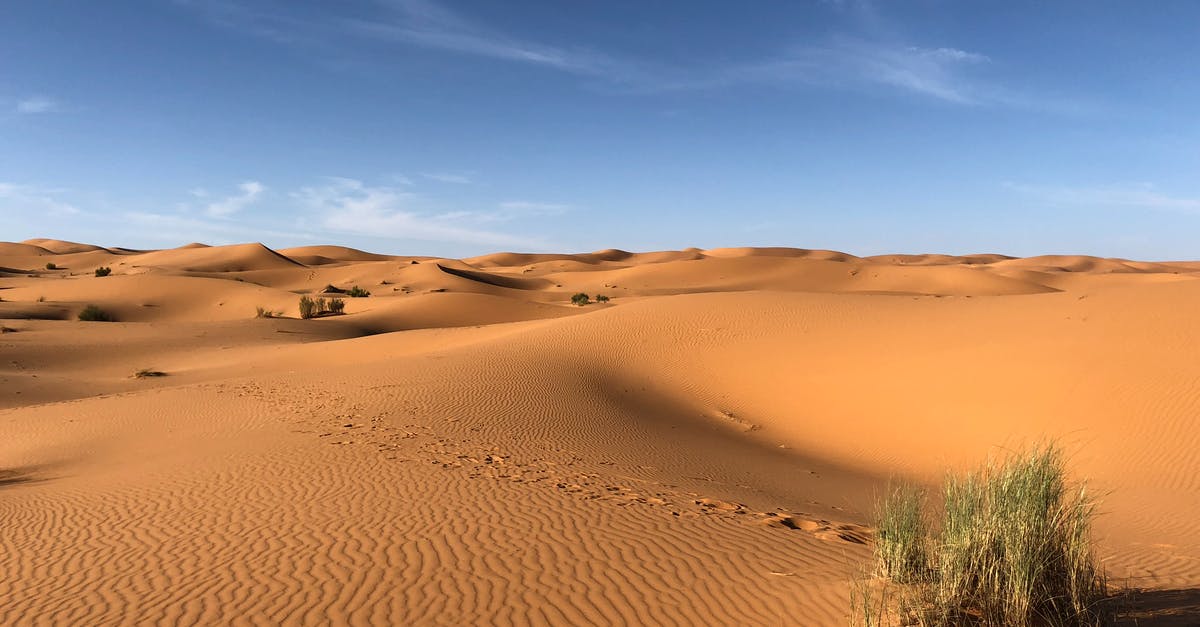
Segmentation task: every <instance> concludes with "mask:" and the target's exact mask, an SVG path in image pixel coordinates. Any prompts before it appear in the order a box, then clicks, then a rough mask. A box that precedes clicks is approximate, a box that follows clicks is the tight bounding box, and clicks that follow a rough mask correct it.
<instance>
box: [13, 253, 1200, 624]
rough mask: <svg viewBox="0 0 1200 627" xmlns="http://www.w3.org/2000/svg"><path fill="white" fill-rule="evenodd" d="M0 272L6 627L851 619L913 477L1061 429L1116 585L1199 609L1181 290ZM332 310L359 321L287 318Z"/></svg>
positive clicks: (795, 271)
mask: <svg viewBox="0 0 1200 627" xmlns="http://www.w3.org/2000/svg"><path fill="white" fill-rule="evenodd" d="M48 260H55V261H56V262H61V264H60V265H62V266H63V269H62V270H53V271H51V270H46V269H45V264H46V262H47V261H48ZM414 262H416V263H414ZM97 265H108V266H111V267H112V268H113V275H112V276H108V277H103V278H100V277H95V276H94V275H93V273H92V270H93V269H94V267H95V266H97ZM0 267H4V268H10V269H14V270H21V272H19V273H9V274H8V275H7V276H2V277H0V326H2V327H3V329H4V330H5V332H4V333H3V334H0V351H3V355H4V359H3V360H0V390H3V394H0V421H2V422H3V424H4V425H5V426H6V429H5V438H3V439H2V440H0V526H2V528H3V529H5V530H6V533H5V534H0V551H2V555H4V558H3V559H4V560H5V572H6V573H9V574H10V576H8V577H3V578H0V623H4V624H17V623H23V622H46V623H60V624H61V623H69V624H147V623H164V622H179V623H188V624H224V623H231V622H237V621H238V620H239V619H245V620H247V621H259V622H265V623H272V624H362V625H366V624H530V623H539V624H542V623H552V624H590V623H604V624H681V625H697V624H754V625H759V624H761V625H775V624H802V625H826V624H827V625H841V624H846V620H847V614H848V611H849V608H848V605H847V602H846V599H847V582H848V580H849V578H850V576H851V575H852V573H854V572H855V571H856V569H858V568H859V567H861V566H862V565H863V564H865V563H866V561H867V559H868V555H869V551H870V549H869V542H870V541H871V529H870V522H871V515H870V512H871V510H872V503H873V499H874V497H875V495H877V494H878V493H879V491H880V490H882V489H883V488H884V486H886V485H887V482H888V481H889V480H891V479H892V478H895V477H907V478H911V479H914V480H918V481H928V482H934V481H936V480H937V479H938V478H939V477H940V475H941V474H942V473H943V472H944V471H945V469H946V468H959V467H964V466H967V465H974V464H975V463H977V462H978V461H979V460H981V459H983V458H984V457H985V456H987V455H988V454H989V453H993V452H996V451H998V450H1002V449H1003V448H1004V447H1012V446H1017V445H1020V444H1021V443H1023V442H1030V441H1033V440H1037V439H1040V438H1047V437H1055V438H1058V439H1060V441H1061V442H1062V443H1063V444H1064V445H1065V446H1066V447H1067V448H1068V450H1069V452H1070V453H1071V456H1072V457H1071V460H1072V463H1071V467H1072V469H1073V470H1074V471H1076V472H1078V473H1079V474H1080V475H1081V476H1087V477H1090V478H1091V480H1092V481H1093V485H1094V486H1095V487H1096V489H1097V490H1098V491H1099V492H1100V493H1102V494H1104V498H1103V510H1104V514H1103V516H1101V518H1100V519H1099V522H1098V525H1099V527H1098V529H1097V539H1098V542H1099V547H1100V550H1101V552H1102V555H1101V557H1102V558H1103V559H1104V560H1105V564H1106V566H1107V567H1108V568H1109V570H1110V574H1111V576H1112V578H1113V580H1114V581H1119V582H1122V583H1124V582H1128V583H1130V584H1132V585H1135V586H1138V587H1146V588H1155V589H1159V590H1164V591H1171V592H1169V593H1164V594H1167V595H1168V596H1169V595H1176V596H1178V597H1179V598H1182V599H1184V601H1187V600H1188V599H1191V598H1192V597H1190V596H1188V593H1187V592H1186V591H1189V590H1191V591H1194V590H1195V589H1196V588H1197V586H1200V499H1197V498H1196V495H1197V494H1200V480H1198V479H1197V477H1200V456H1197V455H1195V454H1194V451H1195V450H1196V449H1197V447H1200V418H1198V416H1200V361H1198V360H1196V359H1195V355H1196V349H1197V347H1198V346H1200V327H1197V325H1195V324H1194V323H1193V318H1194V313H1193V312H1195V311H1198V310H1200V281H1197V278H1200V265H1197V264H1191V263H1190V262H1166V263H1157V262H1137V261H1129V260H1117V259H1099V258H1091V257H1080V256H1044V257H1036V258H1029V259H1014V258H1009V257H1005V256H1003V255H990V254H981V255H969V256H964V257H952V256H946V255H885V256H876V257H866V258H860V257H856V256H853V255H850V254H846V253H838V252H836V251H822V250H804V249H786V248H776V249H749V248H725V249H710V250H704V251H701V250H697V249H689V250H685V251H665V252H654V253H631V252H626V251H619V250H608V251H598V252H594V253H583V254H578V255H567V254H562V255H542V254H519V253H496V254H492V255H484V256H479V257H473V258H470V259H463V260H455V259H428V258H423V257H418V258H413V257H403V256H397V257H392V256H387V255H374V254H371V253H365V252H363V251H357V250H354V249H348V248H342V247H335V246H328V247H327V246H315V247H302V248H292V249H284V250H281V251H273V250H271V249H269V248H267V247H265V246H262V245H261V244H243V245H237V246H213V247H207V246H203V245H189V246H187V247H183V248H179V249H172V250H162V251H148V252H136V251H118V250H116V249H104V248H101V247H89V246H86V245H75V244H69V243H64V242H54V241H50V240H30V241H29V242H25V243H21V244H7V243H4V244H0ZM26 269H27V270H29V271H28V272H26V271H25V270H26ZM326 285H334V286H335V287H338V288H341V289H346V288H349V287H351V286H353V285H359V286H362V287H365V288H367V289H369V290H370V291H371V295H370V296H369V297H366V298H345V302H346V314H345V315H340V316H329V317H322V318H316V319H310V320H301V319H298V314H299V312H298V308H297V301H298V299H299V297H300V295H301V294H306V295H313V296H317V295H320V292H321V291H322V290H323V289H324V288H325V286H326ZM580 291H583V292H587V293H588V294H591V295H593V296H594V295H596V294H597V293H603V294H605V295H607V296H610V297H611V298H612V300H611V301H610V302H609V303H607V304H603V305H601V304H592V305H588V306H584V307H577V306H574V305H572V304H570V297H571V295H572V294H574V293H576V292H580ZM87 304H95V305H98V306H100V307H101V308H103V309H104V310H106V311H108V312H110V313H112V314H113V316H114V317H115V318H116V320H117V322H110V323H104V322H80V321H77V320H75V315H76V313H77V312H78V311H79V310H80V309H82V308H83V307H84V306H85V305H87ZM256 307H262V308H265V309H268V310H272V311H278V312H281V315H282V316H283V317H279V318H255V317H254V316H255V308H256ZM141 370H152V371H161V372H163V373H165V375H166V376H162V377H147V378H138V377H135V376H134V375H135V373H137V372H138V371H141ZM1180 591H1184V592H1180ZM1176 609H1177V608H1176ZM1168 611H1172V608H1169V607H1168V608H1165V609H1164V612H1168ZM1163 616H1165V617H1166V618H1170V617H1169V616H1167V614H1165V613H1164V614H1163ZM1145 624H1154V623H1152V622H1147V623H1145Z"/></svg>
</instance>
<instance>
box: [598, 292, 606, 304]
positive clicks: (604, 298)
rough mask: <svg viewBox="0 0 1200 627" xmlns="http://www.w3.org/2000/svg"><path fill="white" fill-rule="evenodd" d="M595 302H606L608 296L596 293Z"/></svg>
mask: <svg viewBox="0 0 1200 627" xmlns="http://www.w3.org/2000/svg"><path fill="white" fill-rule="evenodd" d="M596 302H598V303H607V302H608V297H607V296H605V295H604V294H596Z"/></svg>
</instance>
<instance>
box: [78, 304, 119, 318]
mask: <svg viewBox="0 0 1200 627" xmlns="http://www.w3.org/2000/svg"><path fill="white" fill-rule="evenodd" d="M79 319H80V320H82V321H84V322H115V319H114V318H113V317H112V314H109V313H108V312H107V311H104V310H103V309H101V308H100V307H98V306H96V305H88V306H87V307H84V308H83V311H80V312H79Z"/></svg>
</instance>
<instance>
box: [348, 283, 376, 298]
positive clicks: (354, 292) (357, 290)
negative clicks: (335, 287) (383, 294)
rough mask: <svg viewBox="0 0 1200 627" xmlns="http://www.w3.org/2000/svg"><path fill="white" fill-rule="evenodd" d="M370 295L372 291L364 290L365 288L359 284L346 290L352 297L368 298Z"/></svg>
mask: <svg viewBox="0 0 1200 627" xmlns="http://www.w3.org/2000/svg"><path fill="white" fill-rule="evenodd" d="M370 295H371V293H370V292H368V291H367V290H364V289H363V288H361V287H359V286H357V285H355V286H354V287H352V288H350V291H348V292H346V296H349V297H350V298H366V297H368V296H370Z"/></svg>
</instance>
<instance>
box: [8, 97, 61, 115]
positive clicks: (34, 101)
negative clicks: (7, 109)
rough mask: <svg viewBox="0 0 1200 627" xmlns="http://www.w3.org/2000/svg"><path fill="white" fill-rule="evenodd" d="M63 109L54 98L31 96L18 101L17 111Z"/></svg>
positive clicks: (43, 111) (33, 112)
mask: <svg viewBox="0 0 1200 627" xmlns="http://www.w3.org/2000/svg"><path fill="white" fill-rule="evenodd" d="M58 111H62V105H61V104H59V102H58V101H57V100H54V99H53V98H47V97H46V96H31V97H29V98H26V99H24V100H21V101H19V102H18V103H17V113H24V114H37V113H55V112H58Z"/></svg>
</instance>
